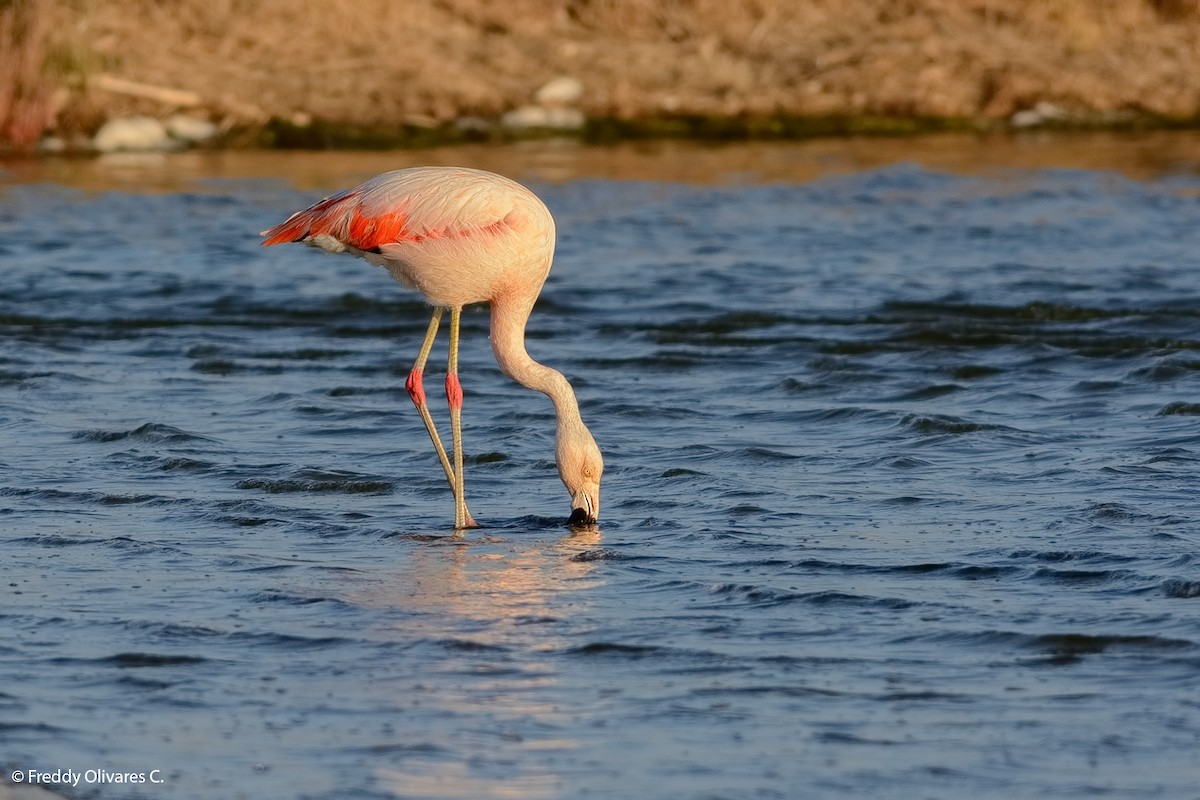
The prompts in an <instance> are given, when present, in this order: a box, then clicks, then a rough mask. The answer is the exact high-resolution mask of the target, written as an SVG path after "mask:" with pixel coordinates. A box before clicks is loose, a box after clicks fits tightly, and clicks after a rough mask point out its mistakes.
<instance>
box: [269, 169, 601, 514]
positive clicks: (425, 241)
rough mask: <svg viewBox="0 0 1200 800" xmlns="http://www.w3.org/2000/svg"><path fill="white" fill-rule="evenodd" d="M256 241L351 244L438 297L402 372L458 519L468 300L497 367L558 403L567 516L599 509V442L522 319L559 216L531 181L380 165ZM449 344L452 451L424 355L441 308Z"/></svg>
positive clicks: (341, 247) (325, 246)
mask: <svg viewBox="0 0 1200 800" xmlns="http://www.w3.org/2000/svg"><path fill="white" fill-rule="evenodd" d="M261 235H262V236H264V237H266V238H265V239H264V240H263V242H262V244H263V245H275V244H281V243H284V242H303V243H305V244H307V245H311V246H313V247H319V248H320V249H322V250H324V251H326V252H329V253H351V254H353V255H356V256H359V257H361V258H364V259H366V260H367V261H368V262H370V263H372V264H375V265H377V266H381V267H384V268H385V269H387V271H388V272H389V273H391V276H392V277H393V278H395V279H396V280H397V281H399V282H400V283H402V284H404V285H405V286H408V287H410V288H413V289H416V290H417V291H419V292H420V293H421V294H422V295H424V297H425V299H426V300H427V301H428V302H429V303H430V304H431V305H433V307H434V310H433V316H432V318H431V319H430V321H429V327H428V328H427V329H426V332H425V340H424V342H423V343H422V345H421V349H420V351H419V353H418V354H417V359H416V361H415V363H414V364H413V367H412V370H411V371H410V372H409V374H408V379H407V380H406V381H405V387H406V388H407V390H408V396H409V397H410V398H412V401H413V404H414V405H415V406H416V407H417V411H418V413H419V414H420V415H421V419H422V421H423V422H424V423H425V429H426V430H427V431H428V432H429V438H430V439H431V440H432V441H433V446H434V449H435V450H437V455H438V459H439V460H440V461H441V464H442V469H443V471H445V473H446V480H447V481H449V483H450V488H451V489H452V490H453V492H454V528H455V531H456V532H457V533H461V532H462V531H463V530H464V529H466V528H472V527H475V525H476V522H475V520H474V518H473V517H472V516H471V513H470V511H469V510H468V509H467V501H466V495H465V491H464V488H463V448H462V405H463V392H462V385H461V383H460V382H459V379H458V337H459V320H460V318H461V315H462V309H463V306H465V305H468V304H470V303H489V304H490V305H491V336H490V338H491V341H492V352H493V353H494V355H495V357H496V363H497V364H498V365H499V367H500V370H501V371H502V372H503V373H504V374H505V375H507V376H508V377H510V378H512V379H513V380H514V381H516V382H517V383H519V384H521V385H522V386H525V387H527V388H530V389H535V390H537V391H539V392H541V393H543V394H545V395H546V396H547V397H549V398H550V401H551V402H552V403H553V404H554V411H555V416H556V417H557V428H556V432H555V446H554V453H555V461H556V463H557V465H558V474H559V477H560V478H561V479H562V482H563V484H564V485H565V486H566V487H567V492H568V493H570V495H571V514H570V517H569V519H568V523H569V524H572V525H581V524H592V523H595V521H596V519H597V517H598V515H599V513H600V475H601V473H602V472H603V470H604V460H603V458H602V457H601V455H600V448H599V447H597V446H596V440H595V439H594V438H593V437H592V434H591V432H590V431H589V430H588V428H587V426H586V425H584V424H583V419H582V418H581V417H580V415H579V401H578V400H577V399H576V397H575V392H574V390H572V388H571V384H570V383H568V382H567V379H566V378H565V377H564V376H563V374H562V373H561V372H559V371H557V370H555V369H552V368H550V367H548V366H546V365H544V364H540V363H538V362H537V361H534V360H533V358H531V357H530V355H529V353H528V352H527V351H526V349H525V324H526V322H527V321H528V319H529V314H530V312H531V311H532V310H533V305H534V302H535V301H536V300H537V297H538V294H539V293H540V292H541V289H542V284H543V283H544V282H545V280H546V276H547V275H548V274H549V272H550V264H551V261H552V260H553V257H554V235H555V228H554V218H553V217H552V216H551V215H550V211H549V209H547V208H546V205H545V204H544V203H543V202H542V201H541V200H540V199H539V198H538V197H537V195H535V194H534V193H533V192H531V191H530V190H529V189H527V188H525V187H524V186H522V185H521V184H519V183H517V182H515V181H512V180H510V179H508V178H505V177H502V176H500V175H496V174H493V173H490V172H484V171H482V170H475V169H466V168H461V167H415V168H411V169H401V170H395V171H392V172H385V173H383V174H382V175H377V176H376V177H374V178H371V179H370V180H368V181H367V182H365V183H363V184H361V185H359V186H356V187H355V188H353V189H348V190H346V191H343V192H339V193H337V194H335V195H332V196H330V197H327V198H325V199H324V200H321V201H320V202H318V203H316V204H314V205H312V206H310V207H309V208H306V209H305V210H303V211H298V212H297V213H295V214H292V215H291V216H290V217H288V218H287V220H286V221H284V222H282V223H280V224H279V225H276V226H275V227H273V228H269V229H267V230H265V231H263V232H262V234H261ZM447 309H448V310H449V311H450V346H449V359H448V363H447V368H446V399H447V401H448V403H449V406H450V431H451V445H452V447H453V450H454V460H453V463H451V460H450V457H449V456H448V455H447V454H446V448H445V447H444V446H443V445H442V440H441V437H439V436H438V432H437V427H436V426H435V425H434V422H433V417H432V416H431V414H430V412H429V407H428V404H427V403H426V399H425V390H424V388H423V385H422V375H423V373H424V371H425V362H426V361H427V360H428V358H429V353H430V350H431V349H432V348H433V342H434V339H435V338H436V337H437V333H438V326H439V325H440V323H441V320H442V316H443V314H444V313H445V311H446V310H447Z"/></svg>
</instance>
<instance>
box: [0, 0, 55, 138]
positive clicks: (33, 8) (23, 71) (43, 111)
mask: <svg viewBox="0 0 1200 800" xmlns="http://www.w3.org/2000/svg"><path fill="white" fill-rule="evenodd" d="M49 49H50V19H49V16H48V15H47V14H45V13H44V8H43V6H42V5H41V4H40V3H38V2H37V0H11V1H10V2H3V0H0V142H4V141H7V142H11V143H12V144H13V145H15V146H16V147H18V148H25V147H29V146H31V145H33V144H34V143H35V142H37V140H38V137H40V136H41V135H42V132H43V131H45V130H46V129H47V128H48V127H50V125H52V124H53V122H54V116H55V111H56V109H55V83H54V81H53V80H52V79H51V78H50V76H49V75H48V70H47V63H46V62H47V54H48V52H49Z"/></svg>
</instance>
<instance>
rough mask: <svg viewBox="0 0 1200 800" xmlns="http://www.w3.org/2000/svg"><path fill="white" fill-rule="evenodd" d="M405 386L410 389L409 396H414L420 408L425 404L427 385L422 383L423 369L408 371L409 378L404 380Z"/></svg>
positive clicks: (413, 399)
mask: <svg viewBox="0 0 1200 800" xmlns="http://www.w3.org/2000/svg"><path fill="white" fill-rule="evenodd" d="M404 388H405V389H408V396H409V397H411V398H412V401H413V403H414V404H415V405H416V406H417V407H418V408H420V407H421V406H423V405H425V387H424V385H422V383H421V370H419V369H414V370H413V371H412V372H410V373H408V380H406V381H405V382H404Z"/></svg>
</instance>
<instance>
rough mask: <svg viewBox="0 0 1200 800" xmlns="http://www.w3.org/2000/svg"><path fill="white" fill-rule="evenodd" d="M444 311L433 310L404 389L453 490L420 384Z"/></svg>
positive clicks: (451, 472) (451, 476)
mask: <svg viewBox="0 0 1200 800" xmlns="http://www.w3.org/2000/svg"><path fill="white" fill-rule="evenodd" d="M445 310H446V309H444V308H441V307H438V308H435V309H434V310H433V319H431V320H429V329H428V330H427V331H426V332H425V341H424V343H422V344H421V352H420V353H419V354H417V360H416V363H414V364H413V368H412V371H410V372H409V373H408V380H407V381H405V382H404V387H405V388H406V389H407V390H408V396H409V397H410V398H412V401H413V405H415V406H416V407H417V412H418V413H419V414H420V415H421V421H422V422H424V423H425V430H427V431H429V438H430V439H431V440H432V441H433V446H434V449H436V450H437V454H438V460H439V461H441V462H442V469H444V470H445V471H446V480H448V481H449V482H450V488H451V489H453V488H454V486H455V482H454V469H453V467H451V466H450V457H449V456H447V455H446V448H445V447H444V446H442V439H441V437H440V436H438V432H437V426H435V425H434V424H433V416H432V415H431V414H430V413H429V405H428V404H427V403H426V402H425V387H424V385H423V384H422V382H421V378H422V376H423V375H424V373H425V362H426V361H428V360H429V351H430V350H432V349H433V340H434V339H436V338H437V332H438V325H439V324H440V323H441V321H442V313H443V312H444V311H445Z"/></svg>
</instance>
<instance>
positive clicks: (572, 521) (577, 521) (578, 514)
mask: <svg viewBox="0 0 1200 800" xmlns="http://www.w3.org/2000/svg"><path fill="white" fill-rule="evenodd" d="M567 524H568V525H595V524H596V518H595V517H593V516H591V515H590V514H588V513H587V511H585V510H583V509H582V508H575V509H572V510H571V516H570V517H569V518H568V519H567Z"/></svg>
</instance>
